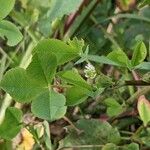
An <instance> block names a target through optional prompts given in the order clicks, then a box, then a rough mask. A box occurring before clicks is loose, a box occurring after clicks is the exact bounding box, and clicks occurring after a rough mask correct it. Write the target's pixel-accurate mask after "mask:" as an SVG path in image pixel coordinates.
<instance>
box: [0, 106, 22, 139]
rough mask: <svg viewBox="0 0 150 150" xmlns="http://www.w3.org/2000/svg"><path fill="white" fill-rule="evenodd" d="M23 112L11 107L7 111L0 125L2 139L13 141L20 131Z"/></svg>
mask: <svg viewBox="0 0 150 150" xmlns="http://www.w3.org/2000/svg"><path fill="white" fill-rule="evenodd" d="M21 118H22V112H21V110H19V109H17V108H13V107H9V108H7V110H6V116H5V119H4V121H3V123H2V124H1V125H0V138H3V139H6V140H11V139H12V138H14V137H15V136H16V135H17V134H18V132H19V131H20V129H21V127H22V125H21Z"/></svg>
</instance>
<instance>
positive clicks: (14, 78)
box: [0, 68, 44, 103]
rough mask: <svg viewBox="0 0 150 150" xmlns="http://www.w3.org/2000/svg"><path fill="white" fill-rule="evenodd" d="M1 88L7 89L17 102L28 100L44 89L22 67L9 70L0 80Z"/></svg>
mask: <svg viewBox="0 0 150 150" xmlns="http://www.w3.org/2000/svg"><path fill="white" fill-rule="evenodd" d="M0 85H1V88H3V90H5V91H7V92H8V93H9V94H10V95H11V96H12V97H13V98H14V99H15V101H17V102H23V103H25V102H30V101H31V100H32V99H33V98H34V97H36V96H37V95H38V94H39V93H40V92H42V91H43V90H44V89H43V88H41V87H40V86H39V84H38V83H37V82H35V81H34V80H32V78H30V77H29V76H28V74H27V72H26V70H24V69H22V68H14V69H11V70H9V71H8V72H7V73H6V74H5V76H4V78H3V80H2V81H1V84H0Z"/></svg>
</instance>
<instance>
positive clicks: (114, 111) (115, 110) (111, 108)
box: [104, 98, 124, 117]
mask: <svg viewBox="0 0 150 150" xmlns="http://www.w3.org/2000/svg"><path fill="white" fill-rule="evenodd" d="M104 102H105V104H106V105H107V114H108V116H110V117H114V116H117V115H119V114H120V113H122V112H123V111H124V109H123V107H122V106H121V105H120V104H119V103H118V102H117V101H116V100H115V99H113V98H107V99H106V100H105V101H104Z"/></svg>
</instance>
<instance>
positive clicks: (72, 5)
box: [39, 0, 82, 36]
mask: <svg viewBox="0 0 150 150" xmlns="http://www.w3.org/2000/svg"><path fill="white" fill-rule="evenodd" d="M81 2H82V0H76V1H72V0H61V1H57V0H52V1H51V9H49V10H48V11H47V14H46V15H44V17H43V18H42V19H41V22H40V24H39V27H40V29H41V31H42V33H43V34H44V35H45V36H48V35H50V33H51V30H50V26H51V23H52V22H53V21H55V20H56V19H59V20H61V19H62V17H63V16H64V15H68V14H70V13H73V12H75V11H76V10H78V8H79V6H80V4H81Z"/></svg>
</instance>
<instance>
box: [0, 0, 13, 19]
mask: <svg viewBox="0 0 150 150" xmlns="http://www.w3.org/2000/svg"><path fill="white" fill-rule="evenodd" d="M14 5H15V0H0V6H1V9H0V20H2V19H3V18H5V17H6V16H7V15H8V14H9V13H10V11H11V10H12V9H13V7H14Z"/></svg>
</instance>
